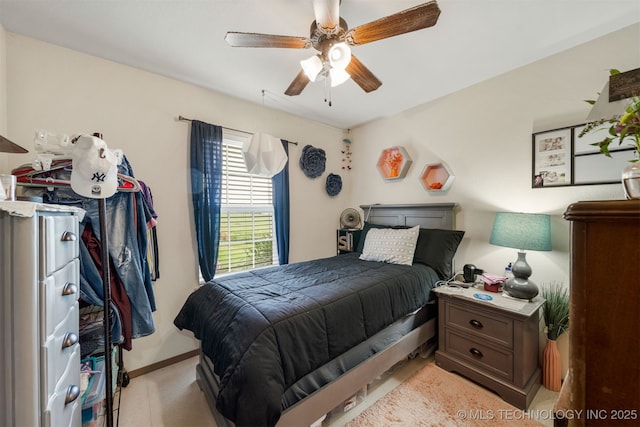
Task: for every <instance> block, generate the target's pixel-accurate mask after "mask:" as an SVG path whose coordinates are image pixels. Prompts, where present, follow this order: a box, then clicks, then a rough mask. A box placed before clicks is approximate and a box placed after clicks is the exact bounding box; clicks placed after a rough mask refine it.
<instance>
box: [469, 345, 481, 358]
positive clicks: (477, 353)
mask: <svg viewBox="0 0 640 427" xmlns="http://www.w3.org/2000/svg"><path fill="white" fill-rule="evenodd" d="M469 353H471V355H472V356H474V357H477V358H478V359H481V358H482V356H484V355H483V354H482V352H481V351H480V350H478V349H477V348H475V347H471V348H470V349H469Z"/></svg>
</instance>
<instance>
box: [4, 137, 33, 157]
mask: <svg viewBox="0 0 640 427" xmlns="http://www.w3.org/2000/svg"><path fill="white" fill-rule="evenodd" d="M28 152H29V151H28V150H27V149H25V148H22V147H21V146H19V145H18V144H16V143H15V142H12V141H10V140H8V139H7V138H5V137H4V136H2V135H0V153H28Z"/></svg>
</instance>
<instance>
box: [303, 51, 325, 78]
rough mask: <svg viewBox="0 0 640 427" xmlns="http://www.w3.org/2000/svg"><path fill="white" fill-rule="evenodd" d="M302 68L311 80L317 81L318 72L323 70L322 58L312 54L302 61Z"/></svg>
mask: <svg viewBox="0 0 640 427" xmlns="http://www.w3.org/2000/svg"><path fill="white" fill-rule="evenodd" d="M300 65H301V66H302V70H303V71H304V73H305V74H306V75H307V77H309V80H311V81H312V82H315V81H316V79H317V78H318V74H320V72H321V71H322V60H321V59H320V57H319V56H318V55H315V56H312V57H311V58H308V59H303V60H302V61H300Z"/></svg>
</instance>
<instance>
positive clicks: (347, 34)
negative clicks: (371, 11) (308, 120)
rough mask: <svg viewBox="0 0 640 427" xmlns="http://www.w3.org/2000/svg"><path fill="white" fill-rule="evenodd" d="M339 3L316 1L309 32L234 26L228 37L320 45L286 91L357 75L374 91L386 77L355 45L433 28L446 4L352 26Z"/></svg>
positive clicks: (263, 43)
mask: <svg viewBox="0 0 640 427" xmlns="http://www.w3.org/2000/svg"><path fill="white" fill-rule="evenodd" d="M339 4H340V0H313V10H314V14H315V20H314V21H313V22H312V23H311V31H310V36H309V37H295V36H282V35H274V34H259V33H243V32H235V31H230V32H228V33H227V35H226V36H225V40H226V41H227V43H229V44H230V45H231V46H233V47H272V48H289V49H308V48H310V47H313V48H314V49H316V50H317V51H318V52H319V54H316V55H314V56H312V57H310V58H308V59H305V60H302V61H300V64H301V66H302V70H301V71H300V72H299V73H298V75H297V76H296V77H295V79H293V81H292V82H291V84H290V85H289V87H288V88H287V90H286V91H285V94H286V95H290V96H294V95H299V94H300V93H301V92H302V91H303V90H304V88H305V87H306V86H307V84H309V82H311V81H316V80H319V79H321V78H325V79H327V80H328V81H329V82H330V84H331V86H337V85H339V84H341V83H343V82H345V81H346V80H348V79H349V78H351V79H353V81H355V82H356V83H357V84H358V86H360V87H361V88H362V89H363V90H364V91H365V92H367V93H368V92H372V91H374V90H376V89H378V88H379V87H380V85H382V82H381V81H380V80H378V78H377V77H376V76H374V75H373V73H372V72H371V71H369V69H368V68H367V67H365V66H364V64H362V62H360V61H359V60H358V59H357V58H356V57H355V56H354V55H352V54H351V49H350V48H349V46H357V45H362V44H365V43H371V42H374V41H376V40H381V39H386V38H389V37H393V36H397V35H400V34H405V33H409V32H412V31H416V30H421V29H423V28H428V27H432V26H434V25H435V24H436V22H437V21H438V16H440V8H439V7H438V4H437V2H436V1H435V0H432V1H429V2H427V3H424V4H421V5H418V6H415V7H412V8H409V9H406V10H404V11H402V12H398V13H395V14H393V15H389V16H386V17H384V18H381V19H377V20H375V21H372V22H369V23H367V24H363V25H360V26H357V27H355V28H351V29H349V28H348V26H347V22H346V21H345V20H344V19H342V18H341V17H340V14H339V10H338V9H339Z"/></svg>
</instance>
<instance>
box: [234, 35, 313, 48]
mask: <svg viewBox="0 0 640 427" xmlns="http://www.w3.org/2000/svg"><path fill="white" fill-rule="evenodd" d="M224 39H225V40H226V41H227V43H229V44H230V45H231V46H233V47H283V48H289V49H307V48H309V47H311V40H309V39H308V38H307V37H295V36H278V35H275V34H260V33H239V32H235V31H229V32H228V33H227V35H226V36H225V37H224Z"/></svg>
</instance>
